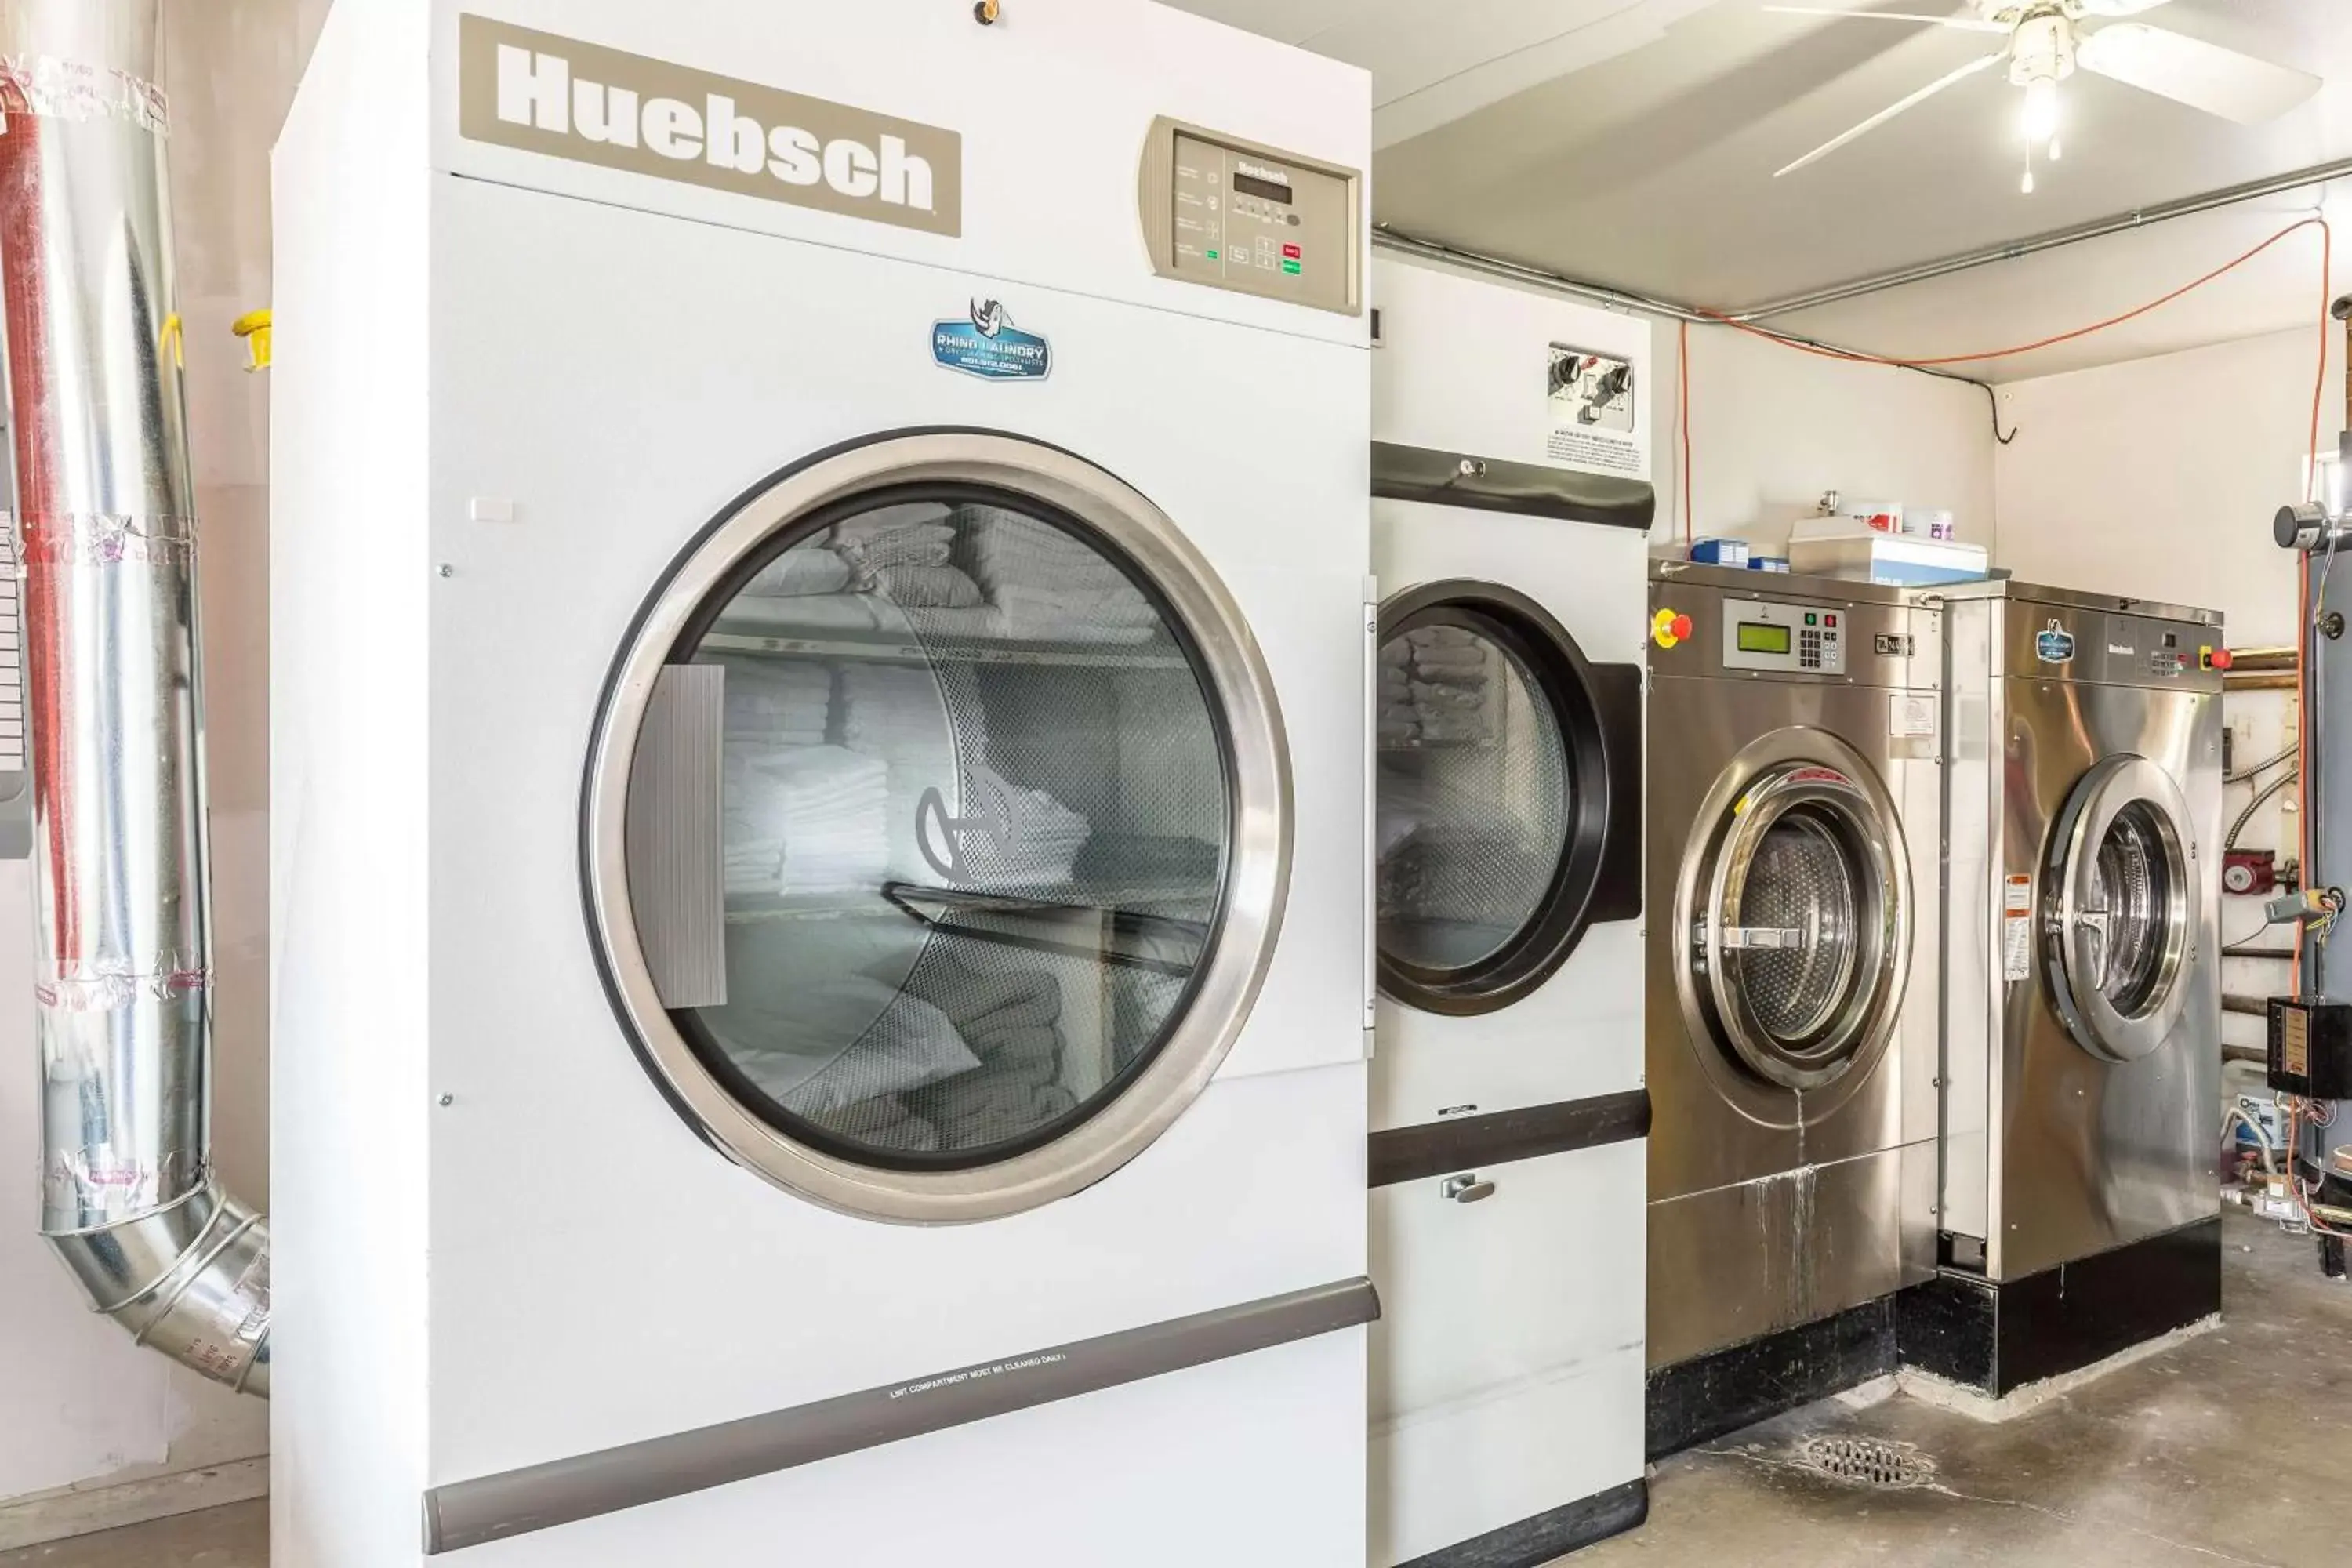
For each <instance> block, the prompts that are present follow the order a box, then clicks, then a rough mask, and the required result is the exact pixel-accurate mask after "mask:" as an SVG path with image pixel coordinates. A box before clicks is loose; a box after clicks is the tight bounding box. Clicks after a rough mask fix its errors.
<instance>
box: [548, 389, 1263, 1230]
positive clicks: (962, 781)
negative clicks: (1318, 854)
mask: <svg viewBox="0 0 2352 1568" xmlns="http://www.w3.org/2000/svg"><path fill="white" fill-rule="evenodd" d="M585 814H586V824H587V834H586V845H585V864H586V874H587V879H588V887H589V894H590V898H589V903H590V909H591V914H592V919H593V925H594V928H595V935H596V938H597V941H598V944H599V947H600V949H601V953H602V956H603V959H604V965H605V969H606V973H607V977H608V980H609V982H610V985H611V988H612V990H613V992H614V996H615V998H616V1000H617V1001H618V1003H619V1005H620V1010H621V1012H622V1014H623V1016H624V1017H625V1021H626V1022H627V1024H628V1025H629V1026H630V1027H631V1029H632V1031H633V1033H634V1035H635V1039H636V1042H637V1044H638V1047H639V1048H640V1053H641V1054H642V1055H643V1056H644V1057H645V1058H646V1061H647V1063H648V1065H649V1066H650V1068H652V1070H653V1071H654V1072H655V1074H656V1077H657V1078H658V1079H659V1080H660V1081H661V1083H662V1084H663V1085H664V1086H665V1087H666V1089H667V1090H668V1091H669V1094H670V1097H671V1099H672V1100H673V1101H674V1102H675V1103H677V1105H678V1106H679V1108H680V1109H681V1110H684V1111H685V1113H686V1114H687V1115H688V1117H689V1119H691V1120H692V1121H694V1122H695V1123H696V1124H697V1125H698V1128H699V1129H700V1130H701V1131H703V1132H704V1134H705V1135H706V1136H707V1137H708V1138H709V1139H710V1140H711V1141H712V1142H716V1143H717V1144H718V1145H719V1147H720V1148H721V1149H723V1150H724V1151H725V1152H728V1153H729V1154H730V1155H732V1156H733V1157H734V1158H735V1159H737V1160H738V1161H740V1162H741V1163H743V1164H745V1165H747V1166H749V1167H751V1169H753V1170H755V1171H757V1172H759V1173H761V1174H763V1175H765V1176H767V1177H768V1178H770V1179H771V1180H772V1181H774V1182H776V1183H778V1184H781V1185H783V1186H785V1187H788V1188H790V1189H792V1190H793V1191H795V1192H798V1193H801V1194H804V1195H806V1196H808V1197H811V1198H814V1199H815V1200H816V1201H818V1202H820V1203H824V1204H826V1205H831V1206H833V1207H835V1208H839V1209H841V1210H844V1211H845V1212H848V1213H852V1214H856V1215H868V1216H872V1217H877V1218H883V1219H891V1220H901V1221H909V1222H943V1221H961V1220H975V1219H984V1218H989V1217H992V1216H995V1215H1005V1214H1010V1213H1013V1212H1017V1211H1019V1210H1022V1209H1025V1208H1029V1207H1033V1206H1034V1205H1039V1204H1043V1203H1047V1202H1050V1201H1052V1200H1053V1199H1055V1198H1058V1197H1062V1196H1065V1195H1066V1194H1070V1193H1073V1192H1076V1191H1077V1190H1079V1189H1080V1188H1082V1187H1085V1186H1087V1185H1088V1184H1091V1183H1093V1182H1096V1181H1097V1180H1100V1179H1101V1178H1102V1177H1103V1176H1104V1175H1106V1174H1108V1173H1110V1172H1111V1171H1113V1170H1116V1169H1117V1168H1118V1166H1119V1165H1120V1164H1122V1163H1125V1162H1126V1161H1127V1160H1129V1159H1130V1158H1132V1157H1133V1156H1134V1155H1135V1154H1136V1153H1137V1152H1139V1151H1140V1150H1141V1149H1143V1148H1144V1147H1145V1146H1146V1145H1148V1144H1149V1143H1150V1142H1151V1141H1152V1140H1153V1139H1154V1138H1156V1137H1157V1136H1158V1135H1159V1134H1160V1132H1161V1131H1164V1130H1165V1129H1166V1128H1167V1127H1168V1126H1169V1125H1170V1124H1171V1122H1172V1121H1174V1120H1175V1119H1176V1117H1177V1116H1178V1115H1179V1114H1180V1113H1181V1111H1182V1110H1184V1108H1185V1107H1186V1105H1188V1104H1189V1103H1190V1102H1191V1100H1192V1099H1193V1098H1194V1097H1195V1096H1196V1095H1197V1094H1198V1093H1199V1092H1200V1091H1201V1090H1202V1089H1203V1088H1204V1087H1205V1086H1206V1085H1207V1083H1208V1081H1209V1079H1210V1078H1211V1077H1212V1075H1213V1073H1214V1072H1215V1070H1216V1068H1217V1066H1218V1064H1219V1063H1220V1062H1221V1061H1222V1060H1223V1057H1224V1055H1225V1052H1226V1051H1227V1049H1228V1048H1229V1047H1231V1046H1232V1044H1233V1042H1234V1038H1235V1037H1236V1036H1237V1034H1238V1033H1239V1031H1240V1029H1241V1027H1242V1024H1243V1021H1244V1016H1246V1014H1247V1012H1248V1010H1249V1007H1250V1005H1251V1002H1252V1000H1253V999H1254V997H1255V994H1256V989H1257V986H1258V984H1259V982H1260V980H1261V978H1262V976H1263V973H1264V970H1265V963H1266V962H1267V960H1268V957H1269V955H1270V953H1271V952H1272V948H1273V943H1274V940H1275V934H1276V928H1277V927H1278V925H1279V922H1280V916H1281V909H1282V902H1283V896H1284V890H1285V885H1286V875H1287V867H1288V857H1289V822H1290V817H1289V800H1288V773H1287V768H1286V759H1285V753H1284V747H1283V737H1282V731H1281V721H1280V717H1279V713H1278V710H1277V708H1276V701H1275V697H1274V693H1273V689H1272V687H1271V683H1270V680H1269V678H1268V675H1267V672H1266V670H1265V666H1264V664H1263V662H1262V660H1261V658H1260V657H1259V655H1258V651H1257V647H1256V645H1255V641H1254V639H1253V638H1252V637H1251V635H1250V631H1249V628H1248V626H1246V625H1245V624H1244V622H1243V620H1242V618H1241V616H1240V614H1239V612H1238V610H1237V609H1236V607H1235V606H1234V604H1233V602H1232V601H1231V599H1230V598H1229V597H1228V596H1227V595H1226V594H1225V592H1224V590H1223V588H1222V587H1221V586H1220V585H1219V584H1218V582H1217V579H1216V577H1215V575H1214V574H1213V572H1212V571H1211V569H1210V568H1209V566H1208V564H1207V563H1206V562H1204V561H1203V560H1202V559H1201V558H1200V556H1199V555H1198V554H1197V553H1196V552H1195V551H1194V550H1193V548H1192V545H1191V544H1190V543H1189V542H1187V541H1186V540H1185V538H1184V536H1183V534H1182V533H1181V531H1179V530H1178V528H1177V527H1176V526H1175V524H1174V523H1172V522H1171V521H1170V520H1169V519H1168V518H1167V517H1166V516H1164V515H1162V514H1161V513H1160V512H1159V511H1158V510H1156V509H1154V508H1153V507H1152V506H1151V505H1150V502H1148V501H1147V500H1144V498H1143V497H1141V496H1139V495H1138V494H1137V493H1136V492H1134V491H1133V490H1131V489H1128V488H1127V487H1126V486H1124V485H1122V484H1120V483H1119V482H1118V480H1116V479H1112V478H1111V477H1110V476H1109V475H1108V474H1106V473H1104V472H1102V471H1101V470H1099V469H1097V468H1093V467H1091V466H1089V465H1087V464H1086V463H1084V462H1081V461H1079V460H1078V459H1076V458H1072V457H1070V456H1068V455H1067V454H1065V453H1062V452H1059V451H1056V450H1054V449H1051V448H1048V447H1042V446H1038V445H1035V444H1034V443H1030V442H1025V441H1020V440H1015V439H1012V438H1009V437H997V436H988V435H978V434H960V433H957V434H950V433H942V434H923V435H913V436H906V437H893V438H889V439H886V440H881V441H877V442H875V443H872V444H870V445H866V446H862V447H853V448H849V449H847V450H845V451H840V452H837V453H835V454H833V455H830V456H827V457H824V458H820V459H818V460H816V461H814V462H812V463H810V464H807V465H805V466H803V467H802V468H796V469H793V470H790V471H787V472H786V473H784V474H782V475H781V476H779V477H778V478H776V479H773V480H772V481H770V482H769V483H767V484H766V485H764V486H762V487H761V488H760V489H757V490H755V491H753V492H752V493H751V495H749V496H748V497H746V498H745V499H744V500H740V501H739V502H738V503H736V504H735V505H734V506H733V507H732V508H731V509H730V510H729V512H728V513H727V514H726V515H725V516H723V517H722V518H720V519H719V521H717V522H716V523H714V524H713V525H712V526H711V528H710V529H709V531H707V532H706V533H705V534H704V535H703V537H702V538H701V539H700V540H699V541H698V542H697V543H696V544H695V545H694V546H693V547H692V548H691V549H689V550H688V552H687V554H686V555H685V556H684V557H683V558H682V559H681V560H680V562H679V563H677V566H676V567H675V568H674V569H673V572H672V574H671V575H670V578H669V580H668V581H667V583H665V584H663V585H662V586H661V587H660V588H659V589H658V590H657V591H656V594H655V595H654V597H653V599H652V601H651V602H650V603H649V605H647V607H646V610H645V612H644V613H643V615H642V616H641V618H640V622H639V625H638V626H637V628H636V630H635V634H634V635H633V637H632V639H631V641H630V643H629V646H628V647H627V648H626V649H625V651H624V653H623V654H622V656H621V659H620V662H619V666H618V668H617V670H616V673H615V677H614V682H613V685H612V687H611V689H610V691H609V693H608V695H607V698H606V700H605V704H604V713H603V716H602V719H601V721H600V724H599V728H598V732H597V738H596V742H595V752H594V756H593V761H592V763H591V768H590V775H589V779H588V789H587V798H586V803H585Z"/></svg>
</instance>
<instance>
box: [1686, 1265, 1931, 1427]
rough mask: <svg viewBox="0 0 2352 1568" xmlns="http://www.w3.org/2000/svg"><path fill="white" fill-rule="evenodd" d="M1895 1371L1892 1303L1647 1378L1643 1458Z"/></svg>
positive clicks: (1885, 1300) (1886, 1300)
mask: <svg viewBox="0 0 2352 1568" xmlns="http://www.w3.org/2000/svg"><path fill="white" fill-rule="evenodd" d="M1894 1370H1895V1298H1894V1297H1892V1296H1882V1297H1881V1298H1879V1299H1878V1300H1875V1301H1866V1302H1864V1304H1863V1305H1861V1306H1859V1307H1854V1308H1851V1309H1849V1310H1845V1311H1843V1312H1840V1313H1839V1314H1838V1315H1837V1316H1836V1317H1834V1318H1827V1319H1823V1320H1822V1321H1820V1322H1817V1323H1803V1324H1800V1325H1799V1326H1798V1327H1796V1328H1793V1329H1784V1330H1782V1331H1780V1332H1779V1333H1776V1334H1767V1335H1765V1336H1764V1337H1763V1338H1762V1339H1759V1340H1750V1341H1748V1342H1747V1343H1746V1344H1738V1345H1733V1346H1731V1347H1730V1348H1728V1349H1727V1350H1719V1351H1713V1352H1709V1353H1707V1354H1706V1355H1703V1356H1695V1357H1693V1358H1692V1359H1691V1360H1689V1361H1686V1362H1683V1363H1679V1364H1677V1365H1675V1366H1668V1367H1660V1368H1659V1369H1658V1370H1657V1371H1655V1372H1653V1373H1650V1389H1649V1400H1648V1411H1649V1421H1648V1426H1649V1434H1648V1437H1649V1453H1650V1458H1653V1459H1663V1458H1665V1457H1666V1456H1667V1455H1669V1454H1678V1453H1681V1452H1682V1451H1683V1450H1684V1449H1685V1448H1690V1447H1696V1446H1698V1445H1699V1444H1701V1443H1705V1442H1709V1441H1711V1440H1713V1439H1714V1438H1717V1437H1720V1436H1724V1435H1725V1434H1727V1433H1730V1432H1737V1431H1738V1430H1739V1429H1740V1428H1741V1427H1743V1426H1754V1425H1756V1423H1758V1422H1759V1421H1769V1420H1770V1419H1771V1418H1772V1417H1773V1416H1775V1415H1783V1414H1786V1413H1787V1412H1789V1411H1791V1410H1794V1409H1796V1408H1798V1407H1799V1406H1800V1405H1811V1403H1812V1402H1813V1401H1814V1400H1816V1399H1826V1398H1828V1397H1829V1396H1830V1395H1831V1394H1841V1393H1843V1392H1844V1391H1845V1390H1847V1389H1849V1388H1852V1387H1853V1386H1855V1385H1856V1384H1864V1383H1868V1382H1869V1381H1870V1380H1871V1379H1872V1378H1874V1377H1885V1375H1886V1374H1887V1373H1891V1372H1893V1371H1894Z"/></svg>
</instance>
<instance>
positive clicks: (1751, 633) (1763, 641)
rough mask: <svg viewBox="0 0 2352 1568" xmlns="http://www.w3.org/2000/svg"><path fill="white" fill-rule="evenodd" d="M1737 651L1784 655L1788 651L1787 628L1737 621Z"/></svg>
mask: <svg viewBox="0 0 2352 1568" xmlns="http://www.w3.org/2000/svg"><path fill="white" fill-rule="evenodd" d="M1739 651H1740V652H1742V653H1777V654H1783V655H1785V654H1786V653H1787V652H1788V651H1789V628H1788V627H1786V626H1763V625H1760V624H1759V623H1758V622H1754V621H1742V622H1740V623H1739Z"/></svg>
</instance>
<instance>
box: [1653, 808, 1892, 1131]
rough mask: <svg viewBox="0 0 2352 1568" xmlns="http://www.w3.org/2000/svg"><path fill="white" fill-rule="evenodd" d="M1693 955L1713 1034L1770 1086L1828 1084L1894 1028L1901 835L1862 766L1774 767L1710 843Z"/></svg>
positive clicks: (1865, 1054) (1721, 825) (1878, 1043)
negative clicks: (1702, 911)
mask: <svg viewBox="0 0 2352 1568" xmlns="http://www.w3.org/2000/svg"><path fill="white" fill-rule="evenodd" d="M1709 845H1710V847H1709V850H1708V854H1709V857H1710V858H1709V859H1708V861H1707V863H1706V865H1705V866H1704V867H1703V868H1702V874H1701V882H1700V886H1701V888H1702V889H1703V891H1704V899H1705V902H1704V905H1703V908H1704V914H1703V915H1702V917H1701V919H1700V921H1699V922H1698V926H1697V929H1696V931H1695V932H1694V937H1693V941H1694V946H1693V951H1692V956H1691V963H1692V966H1693V970H1694V972H1695V974H1696V977H1697V978H1698V979H1699V980H1700V981H1701V982H1702V984H1701V985H1700V986H1699V987H1698V990H1699V993H1700V994H1701V995H1702V996H1703V997H1704V998H1705V1001H1706V1015H1707V1016H1706V1023H1707V1024H1708V1026H1709V1028H1710V1032H1712V1033H1714V1034H1716V1035H1717V1037H1719V1038H1720V1039H1721V1040H1722V1041H1723V1043H1724V1044H1726V1045H1727V1046H1728V1047H1730V1049H1731V1052H1732V1054H1733V1056H1734V1058H1736V1059H1737V1060H1738V1062H1739V1064H1740V1065H1742V1066H1743V1067H1745V1068H1748V1070H1749V1071H1750V1072H1753V1073H1755V1074H1756V1075H1757V1076H1759V1077H1760V1078H1762V1079H1765V1080H1767V1081H1768V1082H1770V1083H1775V1084H1779V1085H1780V1086H1781V1087H1783V1088H1788V1089H1820V1088H1822V1087H1824V1086H1826V1085H1828V1084H1830V1083H1832V1082H1834V1081H1836V1080H1837V1079H1839V1078H1841V1077H1843V1075H1844V1074H1845V1073H1847V1072H1848V1071H1850V1070H1851V1069H1852V1068H1853V1067H1854V1066H1855V1065H1856V1064H1857V1063H1858V1062H1861V1061H1863V1060H1864V1059H1866V1058H1868V1057H1869V1056H1870V1055H1871V1054H1872V1053H1873V1052H1874V1050H1875V1049H1876V1048H1877V1047H1879V1046H1880V1045H1882V1044H1883V1043H1884V1041H1885V1038H1886V1035H1887V1031H1888V1029H1889V1027H1890V1026H1891V1020H1892V1018H1893V1015H1894V1009H1895V1003H1896V1002H1897V1001H1898V1000H1899V998H1900V994H1901V992H1902V989H1903V983H1904V978H1905V974H1906V953H1905V939H1904V933H1905V931H1906V930H1907V925H1906V911H1905V910H1904V907H1903V892H1902V889H1904V888H1905V887H1906V882H1907V879H1906V873H1905V869H1904V867H1903V865H1902V862H1901V841H1900V838H1899V837H1898V836H1897V835H1896V832H1895V827H1894V823H1893V818H1892V816H1891V814H1890V812H1889V811H1888V809H1887V807H1886V805H1885V802H1884V801H1883V800H1881V799H1879V798H1878V797H1877V796H1876V795H1875V793H1874V791H1873V790H1872V789H1871V788H1870V787H1868V785H1867V784H1866V782H1865V781H1864V779H1863V778H1862V776H1861V774H1860V770H1858V769H1854V768H1851V767H1849V768H1837V767H1830V766H1825V765H1822V764H1819V763H1784V764H1781V765H1779V766H1776V767H1772V768H1768V769H1766V770H1765V771H1764V772H1763V773H1760V774H1759V776H1758V777H1757V779H1756V780H1755V781H1754V782H1753V783H1752V784H1750V785H1749V786H1748V788H1747V789H1746V790H1745V791H1743V792H1741V794H1740V795H1739V796H1738V799H1737V801H1736V802H1734V803H1733V805H1732V806H1731V809H1730V811H1729V813H1728V814H1727V819H1726V820H1725V821H1724V822H1722V823H1721V824H1719V825H1718V831H1717V833H1716V834H1715V835H1714V836H1713V837H1712V838H1711V839H1710V840H1709Z"/></svg>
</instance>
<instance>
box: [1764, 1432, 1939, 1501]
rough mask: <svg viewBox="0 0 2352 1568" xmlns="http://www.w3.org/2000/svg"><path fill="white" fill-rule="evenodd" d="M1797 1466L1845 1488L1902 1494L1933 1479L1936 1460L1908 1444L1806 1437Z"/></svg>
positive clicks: (1862, 1438)
mask: <svg viewBox="0 0 2352 1568" xmlns="http://www.w3.org/2000/svg"><path fill="white" fill-rule="evenodd" d="M1796 1460H1797V1463H1798V1464H1800V1465H1802V1466H1803V1467H1804V1468H1807V1469H1809V1470H1812V1471H1814V1472H1816V1473H1818V1474H1821V1475H1824V1476H1827V1477H1829V1478H1830V1479H1832V1480H1836V1481H1843V1482H1845V1483H1846V1484H1847V1485H1849V1486H1857V1487H1876V1488H1879V1489H1883V1490H1886V1491H1902V1490H1905V1489H1909V1488H1912V1487H1924V1486H1927V1484H1928V1483H1930V1482H1932V1481H1933V1480H1934V1479H1936V1461H1934V1460H1933V1459H1930V1458H1927V1456H1926V1455H1925V1454H1922V1453H1921V1452H1919V1450H1918V1449H1916V1448H1915V1447H1912V1446H1911V1445H1910V1444H1908V1443H1886V1442H1882V1441H1880V1440H1879V1439H1878V1438H1875V1437H1808V1438H1806V1439H1805V1440H1804V1441H1803V1442H1802V1443H1800V1444H1798V1445H1797V1451H1796Z"/></svg>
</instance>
